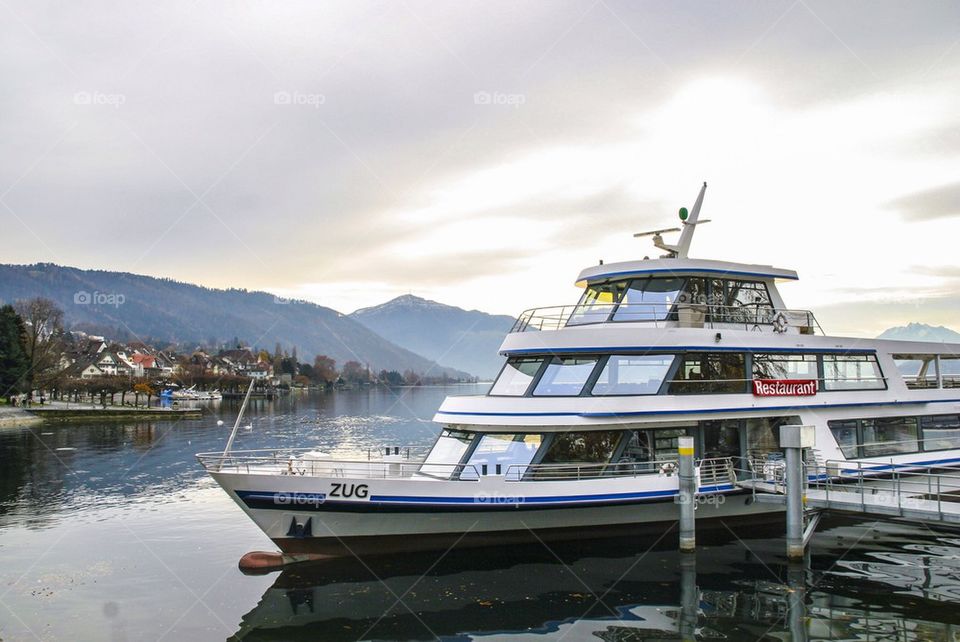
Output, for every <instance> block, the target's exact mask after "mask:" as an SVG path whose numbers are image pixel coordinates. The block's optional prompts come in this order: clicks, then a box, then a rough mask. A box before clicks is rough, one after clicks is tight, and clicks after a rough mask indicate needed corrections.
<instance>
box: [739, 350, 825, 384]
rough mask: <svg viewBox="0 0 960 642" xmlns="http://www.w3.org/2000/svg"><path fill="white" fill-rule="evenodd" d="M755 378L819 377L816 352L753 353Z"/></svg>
mask: <svg viewBox="0 0 960 642" xmlns="http://www.w3.org/2000/svg"><path fill="white" fill-rule="evenodd" d="M753 378H754V379H819V378H820V375H819V373H818V372H817V356H816V355H814V354H764V353H758V354H755V355H753Z"/></svg>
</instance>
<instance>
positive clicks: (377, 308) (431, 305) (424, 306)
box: [353, 294, 460, 316]
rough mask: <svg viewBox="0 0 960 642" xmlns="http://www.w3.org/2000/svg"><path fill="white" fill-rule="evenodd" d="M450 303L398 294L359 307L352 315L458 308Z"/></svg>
mask: <svg viewBox="0 0 960 642" xmlns="http://www.w3.org/2000/svg"><path fill="white" fill-rule="evenodd" d="M459 309H460V308H456V307H454V306H452V305H445V304H443V303H437V302H436V301H430V300H429V299H424V298H421V297H418V296H416V295H413V294H404V295H402V296H398V297H397V298H395V299H390V300H389V301H387V302H386V303H381V304H380V305H373V306H370V307H369V308H361V309H359V310H357V311H356V312H354V313H353V314H354V315H357V316H363V315H369V314H371V313H381V312H387V311H394V310H459Z"/></svg>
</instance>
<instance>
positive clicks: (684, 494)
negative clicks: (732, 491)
mask: <svg viewBox="0 0 960 642" xmlns="http://www.w3.org/2000/svg"><path fill="white" fill-rule="evenodd" d="M677 454H678V455H679V456H680V496H679V498H678V500H679V503H680V552H682V553H692V552H694V551H695V550H696V548H697V536H696V527H695V525H694V519H695V518H694V515H695V513H694V511H695V509H696V508H697V478H696V471H695V470H694V464H693V437H680V438H679V440H678V444H677Z"/></svg>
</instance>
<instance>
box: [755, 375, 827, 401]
mask: <svg viewBox="0 0 960 642" xmlns="http://www.w3.org/2000/svg"><path fill="white" fill-rule="evenodd" d="M753 394H754V395H756V396H757V397H810V396H813V395H815V394H817V380H816V379H754V380H753Z"/></svg>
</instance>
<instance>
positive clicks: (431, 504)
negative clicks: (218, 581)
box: [235, 484, 735, 513]
mask: <svg viewBox="0 0 960 642" xmlns="http://www.w3.org/2000/svg"><path fill="white" fill-rule="evenodd" d="M731 490H735V489H734V486H733V485H731V484H720V485H716V486H704V487H703V488H701V489H700V491H699V492H700V493H715V492H721V491H731ZM235 492H236V494H237V496H238V497H239V498H240V500H241V501H243V503H244V504H246V505H247V506H248V507H249V508H257V509H266V510H283V511H333V512H338V511H342V512H378V513H382V512H438V511H445V512H450V511H476V510H482V511H496V510H517V509H528V510H529V509H553V508H590V507H595V506H616V505H626V504H639V503H663V502H665V501H671V502H672V501H673V498H674V497H676V496H677V491H675V490H656V491H644V492H635V493H607V494H595V495H555V496H543V497H516V498H515V497H506V498H505V497H500V498H497V497H430V496H416V495H371V496H370V501H364V502H353V501H327V500H326V499H318V500H317V501H309V498H307V499H305V500H304V501H278V500H277V498H278V497H283V496H286V495H290V493H281V492H276V493H272V492H269V491H249V490H238V491H235ZM302 495H309V493H302ZM315 495H322V493H316V494H315ZM517 500H519V501H517Z"/></svg>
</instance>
